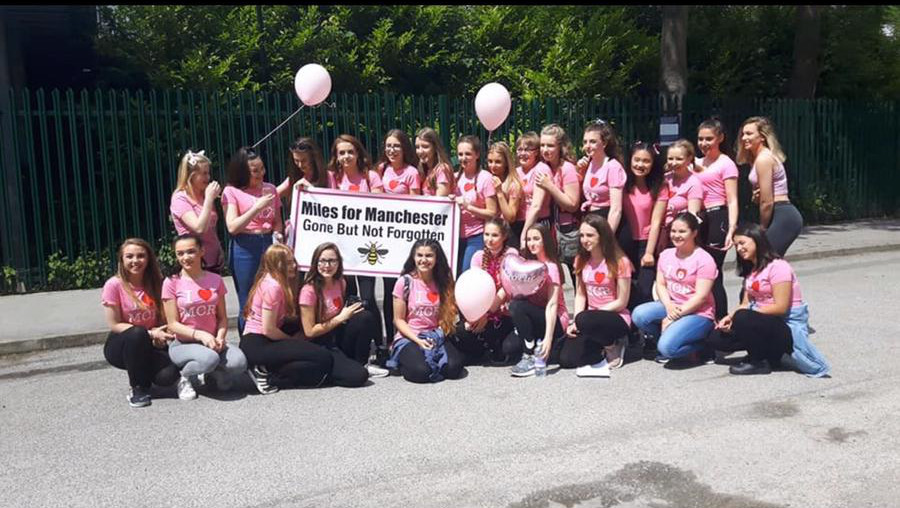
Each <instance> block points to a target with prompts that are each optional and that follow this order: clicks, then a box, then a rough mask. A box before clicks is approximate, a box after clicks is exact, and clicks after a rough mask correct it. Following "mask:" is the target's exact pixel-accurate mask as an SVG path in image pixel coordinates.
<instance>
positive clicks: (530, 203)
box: [516, 131, 552, 246]
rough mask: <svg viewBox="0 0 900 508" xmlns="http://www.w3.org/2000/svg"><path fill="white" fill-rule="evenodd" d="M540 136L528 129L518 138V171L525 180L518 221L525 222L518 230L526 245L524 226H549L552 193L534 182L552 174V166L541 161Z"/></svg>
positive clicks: (520, 243)
mask: <svg viewBox="0 0 900 508" xmlns="http://www.w3.org/2000/svg"><path fill="white" fill-rule="evenodd" d="M540 152H541V137H540V136H538V134H537V133H536V132H534V131H528V132H526V133H524V134H522V135H521V136H519V139H517V140H516V160H517V161H518V163H519V166H518V167H516V174H517V175H518V176H519V181H520V182H522V199H521V200H520V201H519V215H518V216H517V217H516V221H517V222H519V221H521V222H522V228H521V229H520V230H519V242H518V243H519V245H520V246H521V245H524V244H525V229H526V228H529V227H531V225H532V224H538V223H540V224H544V225H546V226H548V227H549V226H550V196H549V195H548V194H547V192H546V191H544V189H542V188H540V187H538V186H537V185H536V184H535V182H536V181H537V179H538V177H540V176H546V177H550V176H552V174H551V172H550V167H549V166H547V164H545V163H544V162H542V161H541V154H540Z"/></svg>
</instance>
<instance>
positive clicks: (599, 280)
mask: <svg viewBox="0 0 900 508" xmlns="http://www.w3.org/2000/svg"><path fill="white" fill-rule="evenodd" d="M605 278H606V274H605V273H603V272H595V273H594V281H595V282H596V283H597V284H603V279H605Z"/></svg>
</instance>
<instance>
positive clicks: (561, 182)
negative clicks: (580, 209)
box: [550, 161, 581, 226]
mask: <svg viewBox="0 0 900 508" xmlns="http://www.w3.org/2000/svg"><path fill="white" fill-rule="evenodd" d="M553 183H554V184H555V185H556V186H557V187H558V188H559V190H561V191H563V192H565V190H566V185H569V184H573V183H574V184H576V186H577V185H578V184H579V183H580V182H579V181H578V168H576V167H575V164H572V163H571V162H569V161H563V163H562V166H560V168H559V171H557V172H556V174H555V175H553ZM550 199H553V198H550ZM578 199H581V193H579V197H578ZM575 205H576V207H577V206H578V203H575ZM574 222H575V214H573V213H572V212H564V211H562V208H560V210H559V225H560V226H567V225H569V224H573V223H574Z"/></svg>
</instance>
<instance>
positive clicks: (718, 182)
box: [694, 118, 738, 319]
mask: <svg viewBox="0 0 900 508" xmlns="http://www.w3.org/2000/svg"><path fill="white" fill-rule="evenodd" d="M724 141H725V128H724V127H723V126H722V122H720V121H719V120H718V119H715V118H712V119H709V120H706V121H704V122H703V123H701V124H700V127H698V128H697V146H698V147H699V148H700V151H701V152H702V153H703V158H702V159H697V161H696V163H695V164H694V176H696V177H697V178H698V179H699V180H700V183H701V184H703V212H704V218H703V224H701V225H700V228H701V229H700V237H701V238H702V243H703V248H704V249H706V252H709V255H710V256H712V257H713V259H715V260H716V268H718V269H719V276H718V277H716V283H715V284H713V298H715V299H716V319H721V318H722V317H724V316H725V313H726V312H728V295H726V294H725V285H724V282H723V274H722V265H723V264H724V263H725V254H726V253H727V252H728V249H730V248H731V236H732V235H733V234H734V229H735V228H736V227H737V220H738V197H737V193H738V183H737V179H738V168H737V166H736V165H735V164H734V161H733V160H731V158H730V157H728V156H727V155H725V154H724V153H722V150H721V147H722V143H723V142H724Z"/></svg>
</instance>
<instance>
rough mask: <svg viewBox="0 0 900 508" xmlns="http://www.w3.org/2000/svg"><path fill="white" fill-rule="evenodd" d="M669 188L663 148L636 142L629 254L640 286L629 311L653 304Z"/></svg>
mask: <svg viewBox="0 0 900 508" xmlns="http://www.w3.org/2000/svg"><path fill="white" fill-rule="evenodd" d="M667 200H668V187H666V183H665V179H664V177H663V169H662V159H661V157H660V156H659V147H658V146H656V145H651V144H650V143H644V142H642V141H638V142H636V143H635V144H634V145H632V147H631V157H630V158H629V165H628V172H627V173H626V180H625V202H624V204H625V206H624V208H625V216H626V217H628V224H629V226H631V234H632V238H634V239H635V240H636V241H635V242H634V243H633V246H634V247H633V248H632V250H631V252H625V254H626V255H627V256H628V259H629V260H630V261H631V263H632V266H634V267H635V268H637V270H638V276H637V284H636V285H635V288H634V290H633V291H632V294H631V301H630V302H629V303H628V308H629V309H634V308H635V307H636V306H638V305H640V304H642V303H645V302H649V301H652V300H653V294H652V292H653V283H654V281H655V280H656V253H657V246H658V245H659V243H660V242H659V238H660V230H661V229H662V223H663V220H664V219H665V215H666V202H667Z"/></svg>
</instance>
